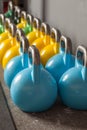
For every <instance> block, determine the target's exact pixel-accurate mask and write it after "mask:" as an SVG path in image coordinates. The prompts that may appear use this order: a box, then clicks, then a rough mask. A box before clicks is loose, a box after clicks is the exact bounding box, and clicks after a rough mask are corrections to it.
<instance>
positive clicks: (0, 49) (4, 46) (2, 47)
mask: <svg viewBox="0 0 87 130" xmlns="http://www.w3.org/2000/svg"><path fill="white" fill-rule="evenodd" d="M15 44H16V39H15V38H13V37H10V38H9V39H7V40H4V41H3V42H2V43H1V44H0V64H2V59H3V57H4V55H5V53H6V51H7V50H8V49H9V48H11V47H12V46H14V45H15Z"/></svg>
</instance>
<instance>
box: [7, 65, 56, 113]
mask: <svg viewBox="0 0 87 130" xmlns="http://www.w3.org/2000/svg"><path fill="white" fill-rule="evenodd" d="M10 93H11V98H12V100H13V102H14V103H15V104H16V105H17V106H18V107H19V108H20V109H21V110H23V111H26V112H41V111H45V110H47V109H49V108H50V107H51V106H52V105H53V104H54V103H55V101H56V99H57V83H56V81H55V79H54V78H53V77H52V76H51V74H50V73H49V72H47V71H46V70H45V69H44V68H43V67H41V66H40V65H34V66H33V67H32V68H26V69H24V70H22V71H21V72H19V73H18V74H17V75H16V77H15V78H14V80H13V81H12V84H11V89H10Z"/></svg>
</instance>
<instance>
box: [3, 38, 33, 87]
mask: <svg viewBox="0 0 87 130" xmlns="http://www.w3.org/2000/svg"><path fill="white" fill-rule="evenodd" d="M28 47H29V43H28V41H27V39H26V38H25V37H22V38H21V43H20V51H21V54H20V55H19V56H15V57H14V58H12V59H11V60H10V61H9V62H8V64H7V66H6V68H5V69H4V81H5V83H6V85H7V86H8V87H9V88H10V87H11V83H12V80H13V79H14V77H15V76H16V75H17V73H19V72H20V71H22V70H23V69H25V68H27V67H28V64H29V63H30V62H29V58H28ZM29 67H31V65H30V64H29Z"/></svg>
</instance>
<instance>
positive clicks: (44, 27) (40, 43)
mask: <svg viewBox="0 0 87 130" xmlns="http://www.w3.org/2000/svg"><path fill="white" fill-rule="evenodd" d="M49 43H50V27H49V25H48V24H45V23H42V24H41V29H40V37H39V38H37V39H36V40H35V41H34V42H33V43H32V45H35V46H36V47H37V48H38V50H39V51H41V50H42V49H43V48H44V47H45V46H46V45H48V44H49Z"/></svg>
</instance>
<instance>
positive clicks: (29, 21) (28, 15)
mask: <svg viewBox="0 0 87 130" xmlns="http://www.w3.org/2000/svg"><path fill="white" fill-rule="evenodd" d="M32 22H33V16H32V15H30V14H27V23H28V24H30V25H32Z"/></svg>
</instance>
